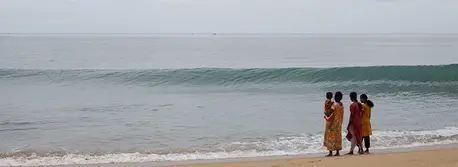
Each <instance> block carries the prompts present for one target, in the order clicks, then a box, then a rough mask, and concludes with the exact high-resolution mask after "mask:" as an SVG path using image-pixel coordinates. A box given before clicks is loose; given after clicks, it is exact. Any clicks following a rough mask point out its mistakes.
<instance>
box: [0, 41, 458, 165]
mask: <svg viewBox="0 0 458 167" xmlns="http://www.w3.org/2000/svg"><path fill="white" fill-rule="evenodd" d="M457 53H458V36H457V35H297V34H295V35H278V34H277V35H268V34H267V35H266V34H264V35H254V34H236V35H234V34H232V35H230V34H222V35H221V34H217V35H205V34H194V35H190V34H189V35H186V34H134V35H132V34H130V35H126V34H108V35H107V34H20V35H17V34H16V35H10V34H3V35H2V36H1V37H0V60H1V61H0V166H34V165H58V164H94V163H120V162H151V161H155V162H157V161H180V160H196V159H219V158H239V157H258V156H276V155H299V154H314V153H321V152H325V151H326V149H325V148H323V147H322V142H323V131H324V120H323V117H322V116H323V115H322V112H323V111H322V108H323V106H322V105H323V102H324V95H325V93H326V92H327V91H332V92H335V91H342V92H343V93H344V99H343V101H344V105H345V109H346V110H345V122H344V125H343V126H344V129H345V127H346V126H345V125H346V123H347V120H348V116H349V111H348V106H349V104H350V102H349V98H348V94H349V92H351V91H356V92H358V93H366V94H368V96H369V98H370V99H371V100H373V101H374V103H375V108H373V113H372V127H373V128H374V134H373V136H372V145H373V148H374V149H387V148H406V147H418V146H427V145H435V144H450V143H458V123H457V122H458V112H457V110H458V103H457V102H458V56H457V55H456V54H457ZM342 133H345V132H342ZM343 143H344V147H345V149H344V151H346V150H347V149H348V145H349V143H348V142H347V141H346V140H344V142H343Z"/></svg>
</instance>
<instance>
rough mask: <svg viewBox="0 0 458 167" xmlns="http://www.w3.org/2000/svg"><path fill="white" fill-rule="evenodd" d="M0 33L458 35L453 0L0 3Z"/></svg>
mask: <svg viewBox="0 0 458 167" xmlns="http://www.w3.org/2000/svg"><path fill="white" fill-rule="evenodd" d="M0 32H1V33H212V32H217V33H458V0H0Z"/></svg>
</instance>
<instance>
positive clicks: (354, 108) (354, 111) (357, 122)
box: [346, 102, 363, 146]
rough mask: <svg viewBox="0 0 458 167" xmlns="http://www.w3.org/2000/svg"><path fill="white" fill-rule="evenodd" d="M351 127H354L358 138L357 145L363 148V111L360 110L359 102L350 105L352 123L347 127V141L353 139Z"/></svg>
mask: <svg viewBox="0 0 458 167" xmlns="http://www.w3.org/2000/svg"><path fill="white" fill-rule="evenodd" d="M350 125H351V126H353V131H354V132H355V137H356V144H358V145H359V146H361V144H362V143H363V136H362V126H363V122H362V110H361V109H360V108H359V106H358V103H357V102H353V103H352V104H351V105H350V122H349V123H348V126H347V136H346V138H347V140H348V141H351V138H352V137H353V136H352V135H351V133H350V130H349V129H350Z"/></svg>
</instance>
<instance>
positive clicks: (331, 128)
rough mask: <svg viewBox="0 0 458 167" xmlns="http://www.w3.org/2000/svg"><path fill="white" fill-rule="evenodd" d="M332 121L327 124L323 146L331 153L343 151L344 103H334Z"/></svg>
mask: <svg viewBox="0 0 458 167" xmlns="http://www.w3.org/2000/svg"><path fill="white" fill-rule="evenodd" d="M331 109H332V110H334V112H333V115H332V116H331V119H330V120H329V121H328V123H327V124H326V130H325V132H324V142H323V145H324V146H325V147H327V149H328V150H329V151H337V150H342V123H343V119H344V106H343V104H342V103H334V104H333V105H332V106H331Z"/></svg>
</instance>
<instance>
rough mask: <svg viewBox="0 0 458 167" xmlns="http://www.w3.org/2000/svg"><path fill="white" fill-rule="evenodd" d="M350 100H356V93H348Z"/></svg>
mask: <svg viewBox="0 0 458 167" xmlns="http://www.w3.org/2000/svg"><path fill="white" fill-rule="evenodd" d="M350 100H351V101H354V102H358V94H356V92H351V93H350Z"/></svg>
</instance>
